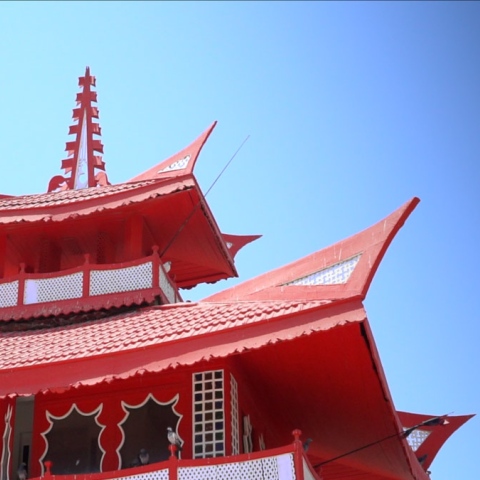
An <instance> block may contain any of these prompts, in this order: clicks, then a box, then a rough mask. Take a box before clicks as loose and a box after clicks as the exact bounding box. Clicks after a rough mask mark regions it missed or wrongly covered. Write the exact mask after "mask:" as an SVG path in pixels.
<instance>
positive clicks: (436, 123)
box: [0, 1, 480, 480]
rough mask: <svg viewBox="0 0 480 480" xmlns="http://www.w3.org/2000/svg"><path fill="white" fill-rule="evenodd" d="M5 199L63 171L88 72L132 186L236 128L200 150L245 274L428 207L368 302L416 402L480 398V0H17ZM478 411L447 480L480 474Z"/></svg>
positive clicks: (395, 370)
mask: <svg viewBox="0 0 480 480" xmlns="http://www.w3.org/2000/svg"><path fill="white" fill-rule="evenodd" d="M0 52H1V56H0V59H1V68H2V76H1V78H0V132H1V134H0V158H1V160H0V162H1V163H0V165H1V172H2V174H1V176H0V193H5V194H14V195H21V194H27V193H40V192H45V191H46V189H47V184H48V181H49V180H50V178H51V177H52V176H53V175H57V174H60V173H62V172H61V170H60V161H61V160H62V158H65V156H64V155H65V154H64V148H65V142H66V141H67V140H69V137H68V135H67V132H68V126H69V125H70V124H71V114H72V108H73V107H74V100H75V94H76V93H77V91H78V87H77V78H78V76H80V75H82V74H83V73H84V71H85V66H86V65H89V66H90V67H91V69H92V73H93V74H94V75H95V76H96V77H97V91H98V99H99V104H98V105H99V108H100V124H101V126H102V130H103V142H104V144H105V155H104V160H105V162H106V165H107V173H108V175H109V179H110V181H111V182H112V183H119V182H123V181H126V180H129V179H130V178H132V177H133V176H135V175H136V174H138V173H140V172H142V171H144V170H146V169H147V168H149V167H151V166H153V165H154V164H155V163H157V162H159V161H160V160H162V159H164V158H167V157H168V156H170V155H171V154H174V153H176V152H177V151H178V150H180V149H182V148H183V147H184V146H186V145H187V144H189V143H190V142H191V141H192V140H193V139H195V138H196V137H197V136H198V135H199V134H200V133H201V132H202V131H203V130H204V129H206V128H207V127H208V126H209V125H210V124H211V123H212V121H214V120H218V122H219V123H218V126H217V128H216V129H215V131H214V133H213V134H212V136H211V137H210V140H209V142H208V144H207V145H206V147H205V148H204V150H203V152H202V155H201V157H200V160H199V161H198V162H197V167H196V174H197V178H198V180H199V182H200V185H201V187H202V188H203V190H204V191H206V190H207V189H208V188H209V187H210V185H211V184H212V182H213V181H214V179H215V178H216V177H217V175H218V174H219V172H220V171H221V169H222V168H223V167H224V166H225V164H226V163H227V162H228V160H229V159H230V158H231V156H232V155H233V153H234V152H235V150H236V149H237V148H238V146H239V145H240V144H241V142H242V141H243V140H244V139H245V138H246V137H247V135H250V137H249V140H248V141H247V143H246V144H245V145H244V147H243V148H242V150H241V151H240V153H239V154H238V155H237V157H236V158H235V159H234V161H233V162H232V164H231V165H230V167H229V168H228V169H227V170H226V172H225V173H224V174H223V175H222V177H221V179H220V180H219V182H218V183H217V184H216V185H215V187H214V188H213V189H212V191H211V192H210V193H209V195H208V197H207V200H208V202H209V204H210V207H211V209H212V211H213V213H214V215H215V216H216V218H217V221H218V224H219V226H220V229H221V230H222V231H223V232H225V233H234V234H263V237H262V238H261V239H260V240H258V241H256V242H254V243H253V244H251V245H249V246H247V247H245V248H244V249H243V250H241V251H240V253H239V254H238V255H237V269H238V272H239V275H240V279H234V280H231V281H222V282H219V283H217V284H215V285H210V286H207V287H200V288H197V289H194V290H191V291H187V292H184V298H185V299H189V300H197V299H200V298H203V297H204V296H207V295H209V294H210V293H213V292H216V291H219V290H220V289H223V288H226V287H227V286H231V285H234V284H235V283H236V282H238V281H240V280H247V279H249V278H252V277H254V276H256V275H258V274H261V273H263V272H266V271H268V270H270V269H273V268H275V267H278V266H281V265H284V264H286V263H289V262H291V261H293V260H296V259H298V258H301V257H303V256H305V255H308V254H310V253H312V252H314V251H317V250H319V249H321V248H323V247H326V246H328V245H330V244H332V243H334V242H336V241H339V240H341V239H343V238H345V237H347V236H349V235H351V234H354V233H356V232H358V231H360V230H362V229H364V228H366V227H368V226H370V225H372V224H373V223H375V222H377V221H378V220H380V219H381V218H383V217H385V216H386V215H388V214H389V213H391V212H392V211H393V210H395V209H396V208H397V207H399V206H400V205H402V204H403V203H405V202H406V201H407V200H409V199H410V198H411V197H413V196H418V197H420V198H421V200H422V201H421V203H420V205H419V206H418V207H417V209H416V210H415V211H414V212H413V214H412V216H411V217H410V219H409V220H408V221H407V223H406V224H405V226H404V228H403V229H402V230H400V232H399V234H398V235H397V238H396V239H395V240H394V242H393V243H392V245H391V247H390V249H389V251H388V252H387V254H386V256H385V258H384V260H383V262H382V264H381V266H380V268H379V270H378V272H377V275H376V277H375V279H374V281H373V283H372V285H371V288H370V292H369V295H368V298H367V300H366V302H365V304H366V308H367V312H368V315H369V320H370V323H371V326H372V330H373V333H374V336H375V339H376V343H377V347H378V350H379V352H380V356H381V359H382V362H383V366H384V369H385V372H386V376H387V379H388V382H389V386H390V389H391V392H392V395H393V398H394V401H395V404H396V407H397V409H399V410H407V411H413V412H418V413H427V414H432V415H439V414H444V413H452V412H453V413H454V414H458V415H461V414H469V413H479V412H480V385H479V384H480V375H479V367H480V361H479V353H478V351H479V350H478V349H479V345H480V325H479V323H480V318H479V313H478V312H479V311H478V310H477V306H478V298H479V287H480V282H479V276H478V271H479V269H480V260H479V254H478V250H479V246H480V227H479V221H480V214H479V207H480V162H479V151H480V3H478V2H465V3H463V2H438V3H437V2H425V3H422V2H385V3H382V2H372V3H362V2H341V3H336V2H319V3H316V2H305V3H302V2H299V1H297V2H292V3H289V2H279V3H276V2H265V3H257V2H245V3H235V2H212V3H202V2H186V3H181V2H172V3H166V2H158V3H157V2H118V3H117V2H85V3H82V2H51V3H43V2H25V3H22V2H11V3H10V2H0ZM479 452H480V428H479V419H478V418H477V417H475V418H474V419H473V420H471V421H470V422H469V423H467V424H466V425H465V426H464V427H462V428H461V429H460V430H459V431H458V432H456V433H455V434H454V435H453V436H452V437H451V438H450V440H449V441H448V442H447V443H446V445H445V446H444V448H443V449H442V450H441V452H440V454H439V455H438V456H437V458H436V460H435V462H434V463H433V465H432V468H431V470H432V479H433V480H456V479H462V480H478V479H480V467H479V462H478V453H479Z"/></svg>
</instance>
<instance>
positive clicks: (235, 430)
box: [230, 375, 240, 455]
mask: <svg viewBox="0 0 480 480" xmlns="http://www.w3.org/2000/svg"><path fill="white" fill-rule="evenodd" d="M230 401H231V411H232V412H231V415H232V455H238V454H239V453H240V428H239V426H238V385H237V381H236V380H235V379H234V378H233V375H230Z"/></svg>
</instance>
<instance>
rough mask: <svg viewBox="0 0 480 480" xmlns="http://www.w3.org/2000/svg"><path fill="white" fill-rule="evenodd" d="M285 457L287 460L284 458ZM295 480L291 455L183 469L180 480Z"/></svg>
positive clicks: (180, 469) (179, 472)
mask: <svg viewBox="0 0 480 480" xmlns="http://www.w3.org/2000/svg"><path fill="white" fill-rule="evenodd" d="M283 457H285V458H283ZM260 478H261V479H265V480H294V479H295V471H294V467H293V457H292V455H291V454H285V455H280V456H278V457H267V458H261V459H258V460H249V461H246V462H235V463H225V464H222V465H207V466H202V467H181V468H179V469H178V480H212V479H215V480H247V479H248V480H256V479H260Z"/></svg>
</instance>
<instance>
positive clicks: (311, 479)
mask: <svg viewBox="0 0 480 480" xmlns="http://www.w3.org/2000/svg"><path fill="white" fill-rule="evenodd" d="M303 478H304V480H316V478H317V477H315V476H314V475H313V473H312V472H311V471H310V468H309V467H308V464H307V462H306V461H305V459H303Z"/></svg>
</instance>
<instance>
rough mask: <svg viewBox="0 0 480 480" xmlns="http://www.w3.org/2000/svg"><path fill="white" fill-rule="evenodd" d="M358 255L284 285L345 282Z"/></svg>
mask: <svg viewBox="0 0 480 480" xmlns="http://www.w3.org/2000/svg"><path fill="white" fill-rule="evenodd" d="M360 257H361V255H356V256H355V257H352V258H350V259H348V260H345V261H343V262H340V263H336V264H335V265H331V266H330V267H327V268H324V269H323V270H319V271H318V272H314V273H312V274H310V275H307V276H306V277H302V278H298V279H297V280H294V281H293V282H288V283H285V285H338V284H341V283H347V281H348V279H349V278H350V275H351V274H352V272H353V270H354V269H355V267H356V266H357V263H358V261H359V260H360Z"/></svg>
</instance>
